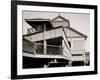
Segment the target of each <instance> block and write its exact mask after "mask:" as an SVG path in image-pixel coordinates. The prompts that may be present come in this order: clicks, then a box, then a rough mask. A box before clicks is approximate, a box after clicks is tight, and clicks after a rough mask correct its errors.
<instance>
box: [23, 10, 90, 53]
mask: <svg viewBox="0 0 100 80" xmlns="http://www.w3.org/2000/svg"><path fill="white" fill-rule="evenodd" d="M59 14H60V15H61V16H62V17H64V18H66V19H68V20H69V21H70V27H72V28H74V29H76V30H77V31H79V32H81V33H83V34H85V35H87V40H86V43H85V45H86V46H85V48H86V51H89V50H90V15H89V14H82V13H80V14H79V13H59V12H39V11H38V12H37V11H23V34H26V33H27V28H30V27H31V26H30V25H28V24H27V23H26V22H25V20H24V19H34V18H45V19H51V20H52V19H53V18H55V17H57V16H58V15H59Z"/></svg>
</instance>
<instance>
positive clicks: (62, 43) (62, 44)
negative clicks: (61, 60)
mask: <svg viewBox="0 0 100 80" xmlns="http://www.w3.org/2000/svg"><path fill="white" fill-rule="evenodd" d="M63 49H64V40H62V53H63V54H64V51H63Z"/></svg>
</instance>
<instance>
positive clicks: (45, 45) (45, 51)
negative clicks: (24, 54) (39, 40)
mask: <svg viewBox="0 0 100 80" xmlns="http://www.w3.org/2000/svg"><path fill="white" fill-rule="evenodd" d="M44 54H47V42H46V40H44Z"/></svg>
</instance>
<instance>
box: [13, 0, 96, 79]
mask: <svg viewBox="0 0 100 80" xmlns="http://www.w3.org/2000/svg"><path fill="white" fill-rule="evenodd" d="M11 7H12V30H11V31H12V33H11V34H12V41H11V42H12V52H11V77H12V79H22V78H41V77H57V76H72V75H88V74H97V6H93V5H85V4H84V5H79V4H61V3H46V2H45V3H44V2H31V1H29V2H28V1H12V6H11Z"/></svg>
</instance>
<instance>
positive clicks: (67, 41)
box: [62, 27, 72, 54]
mask: <svg viewBox="0 0 100 80" xmlns="http://www.w3.org/2000/svg"><path fill="white" fill-rule="evenodd" d="M62 29H63V31H64V27H63V28H62ZM64 35H65V38H66V40H67V42H68V39H67V35H66V33H65V31H64ZM64 43H65V45H66V47H67V48H68V50H69V52H70V53H71V50H70V47H69V44H68V45H67V43H66V41H65V40H64ZM71 54H72V53H71Z"/></svg>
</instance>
